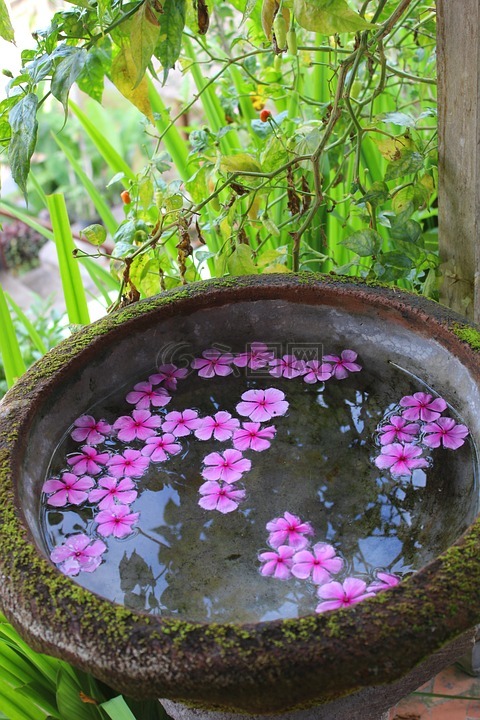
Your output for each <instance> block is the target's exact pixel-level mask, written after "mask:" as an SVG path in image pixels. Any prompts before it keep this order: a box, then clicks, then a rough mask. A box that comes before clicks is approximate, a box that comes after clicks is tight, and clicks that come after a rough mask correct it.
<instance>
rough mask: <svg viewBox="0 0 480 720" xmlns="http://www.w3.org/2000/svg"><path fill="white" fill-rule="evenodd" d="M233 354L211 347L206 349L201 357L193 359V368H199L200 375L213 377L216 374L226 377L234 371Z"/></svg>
mask: <svg viewBox="0 0 480 720" xmlns="http://www.w3.org/2000/svg"><path fill="white" fill-rule="evenodd" d="M232 362H233V355H232V354H231V353H222V352H220V350H216V349H215V348H211V349H209V350H204V351H203V353H202V357H201V358H195V359H194V360H192V368H193V369H194V370H198V375H199V377H202V378H212V377H214V376H215V375H220V376H221V377H225V376H226V375H230V374H231V373H232V372H233V369H232Z"/></svg>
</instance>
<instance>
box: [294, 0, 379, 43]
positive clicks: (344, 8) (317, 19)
mask: <svg viewBox="0 0 480 720" xmlns="http://www.w3.org/2000/svg"><path fill="white" fill-rule="evenodd" d="M293 14H294V15H295V19H296V21H297V22H298V24H299V25H301V26H302V27H303V28H305V30H312V31H313V32H317V33H321V34H322V35H335V33H342V32H357V31H358V30H368V29H370V30H372V29H373V28H374V27H375V26H374V25H372V24H371V23H369V22H367V21H366V20H364V19H363V18H362V17H360V15H358V14H357V13H356V12H354V11H353V10H351V9H350V8H349V7H348V5H347V3H346V1H345V0H293Z"/></svg>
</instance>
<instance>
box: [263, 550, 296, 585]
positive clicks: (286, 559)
mask: <svg viewBox="0 0 480 720" xmlns="http://www.w3.org/2000/svg"><path fill="white" fill-rule="evenodd" d="M294 553H295V549H294V548H293V547H290V545H280V547H278V548H276V551H275V552H272V551H271V550H269V551H268V552H263V553H260V555H259V556H258V559H259V560H260V562H261V563H263V565H262V567H261V568H260V572H261V574H262V575H265V576H273V577H275V578H277V579H278V580H288V578H290V577H291V569H292V565H293V555H294Z"/></svg>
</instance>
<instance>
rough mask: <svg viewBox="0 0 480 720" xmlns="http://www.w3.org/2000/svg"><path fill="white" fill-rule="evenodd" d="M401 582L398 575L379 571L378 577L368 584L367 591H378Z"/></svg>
mask: <svg viewBox="0 0 480 720" xmlns="http://www.w3.org/2000/svg"><path fill="white" fill-rule="evenodd" d="M399 582H400V578H399V577H397V575H392V573H385V572H377V579H376V580H375V581H374V582H373V583H371V584H370V585H369V586H368V588H367V592H373V593H377V592H381V591H382V590H389V589H390V588H392V587H395V586H396V585H398V583H399Z"/></svg>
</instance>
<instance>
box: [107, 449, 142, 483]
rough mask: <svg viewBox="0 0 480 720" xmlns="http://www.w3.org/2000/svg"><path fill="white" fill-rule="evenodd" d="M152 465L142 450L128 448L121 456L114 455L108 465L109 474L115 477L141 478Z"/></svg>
mask: <svg viewBox="0 0 480 720" xmlns="http://www.w3.org/2000/svg"><path fill="white" fill-rule="evenodd" d="M149 464H150V458H148V457H144V456H143V455H142V454H141V453H140V450H132V449H130V448H127V449H126V450H124V451H123V453H122V454H121V455H112V457H111V458H110V460H109V461H108V463H107V466H108V470H109V472H111V473H112V475H114V476H115V477H141V476H142V475H143V473H144V472H145V470H146V469H147V467H148V466H149Z"/></svg>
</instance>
